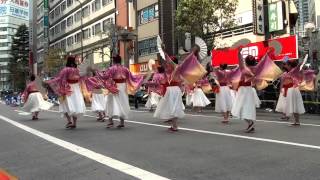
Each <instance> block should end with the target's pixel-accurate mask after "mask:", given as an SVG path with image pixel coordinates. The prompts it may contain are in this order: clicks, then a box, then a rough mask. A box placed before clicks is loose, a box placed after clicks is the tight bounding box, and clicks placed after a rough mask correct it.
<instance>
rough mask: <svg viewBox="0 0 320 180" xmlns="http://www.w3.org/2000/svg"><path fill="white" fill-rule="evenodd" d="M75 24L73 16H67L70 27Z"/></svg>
mask: <svg viewBox="0 0 320 180" xmlns="http://www.w3.org/2000/svg"><path fill="white" fill-rule="evenodd" d="M72 25H73V16H70V17H68V18H67V26H68V27H70V26H72Z"/></svg>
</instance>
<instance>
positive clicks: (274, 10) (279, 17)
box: [268, 1, 284, 32]
mask: <svg viewBox="0 0 320 180" xmlns="http://www.w3.org/2000/svg"><path fill="white" fill-rule="evenodd" d="M268 14H269V31H270V32H275V31H280V30H283V28H284V27H283V2H282V1H278V2H276V3H272V4H269V7H268Z"/></svg>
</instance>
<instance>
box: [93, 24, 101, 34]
mask: <svg viewBox="0 0 320 180" xmlns="http://www.w3.org/2000/svg"><path fill="white" fill-rule="evenodd" d="M100 33H101V23H98V24H96V25H94V26H93V28H92V35H94V36H95V35H98V34H100Z"/></svg>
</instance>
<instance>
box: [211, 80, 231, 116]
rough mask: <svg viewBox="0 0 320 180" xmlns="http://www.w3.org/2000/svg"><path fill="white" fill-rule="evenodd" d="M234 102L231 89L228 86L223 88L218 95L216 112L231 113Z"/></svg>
mask: <svg viewBox="0 0 320 180" xmlns="http://www.w3.org/2000/svg"><path fill="white" fill-rule="evenodd" d="M233 102H234V100H233V98H232V95H231V90H230V88H229V87H228V86H221V87H220V91H219V93H217V94H216V102H215V111H216V112H227V111H229V112H230V111H231V109H232V104H233Z"/></svg>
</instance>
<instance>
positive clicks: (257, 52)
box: [212, 36, 298, 66]
mask: <svg viewBox="0 0 320 180" xmlns="http://www.w3.org/2000/svg"><path fill="white" fill-rule="evenodd" d="M269 48H271V49H272V51H273V52H272V53H271V54H272V55H271V59H273V60H275V61H281V60H282V59H283V58H284V57H285V56H288V57H289V58H290V59H297V58H298V42H297V36H289V37H285V38H279V39H272V40H269V41H261V42H256V43H250V44H248V45H245V46H244V47H243V48H242V51H241V54H242V56H243V57H246V56H248V55H252V56H254V57H256V59H257V60H258V61H259V60H260V59H261V58H262V57H263V56H264V55H265V53H266V52H267V51H268V49H269ZM238 61H239V60H238V49H232V48H225V49H219V50H212V64H213V66H219V65H220V64H228V65H236V64H238Z"/></svg>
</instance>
